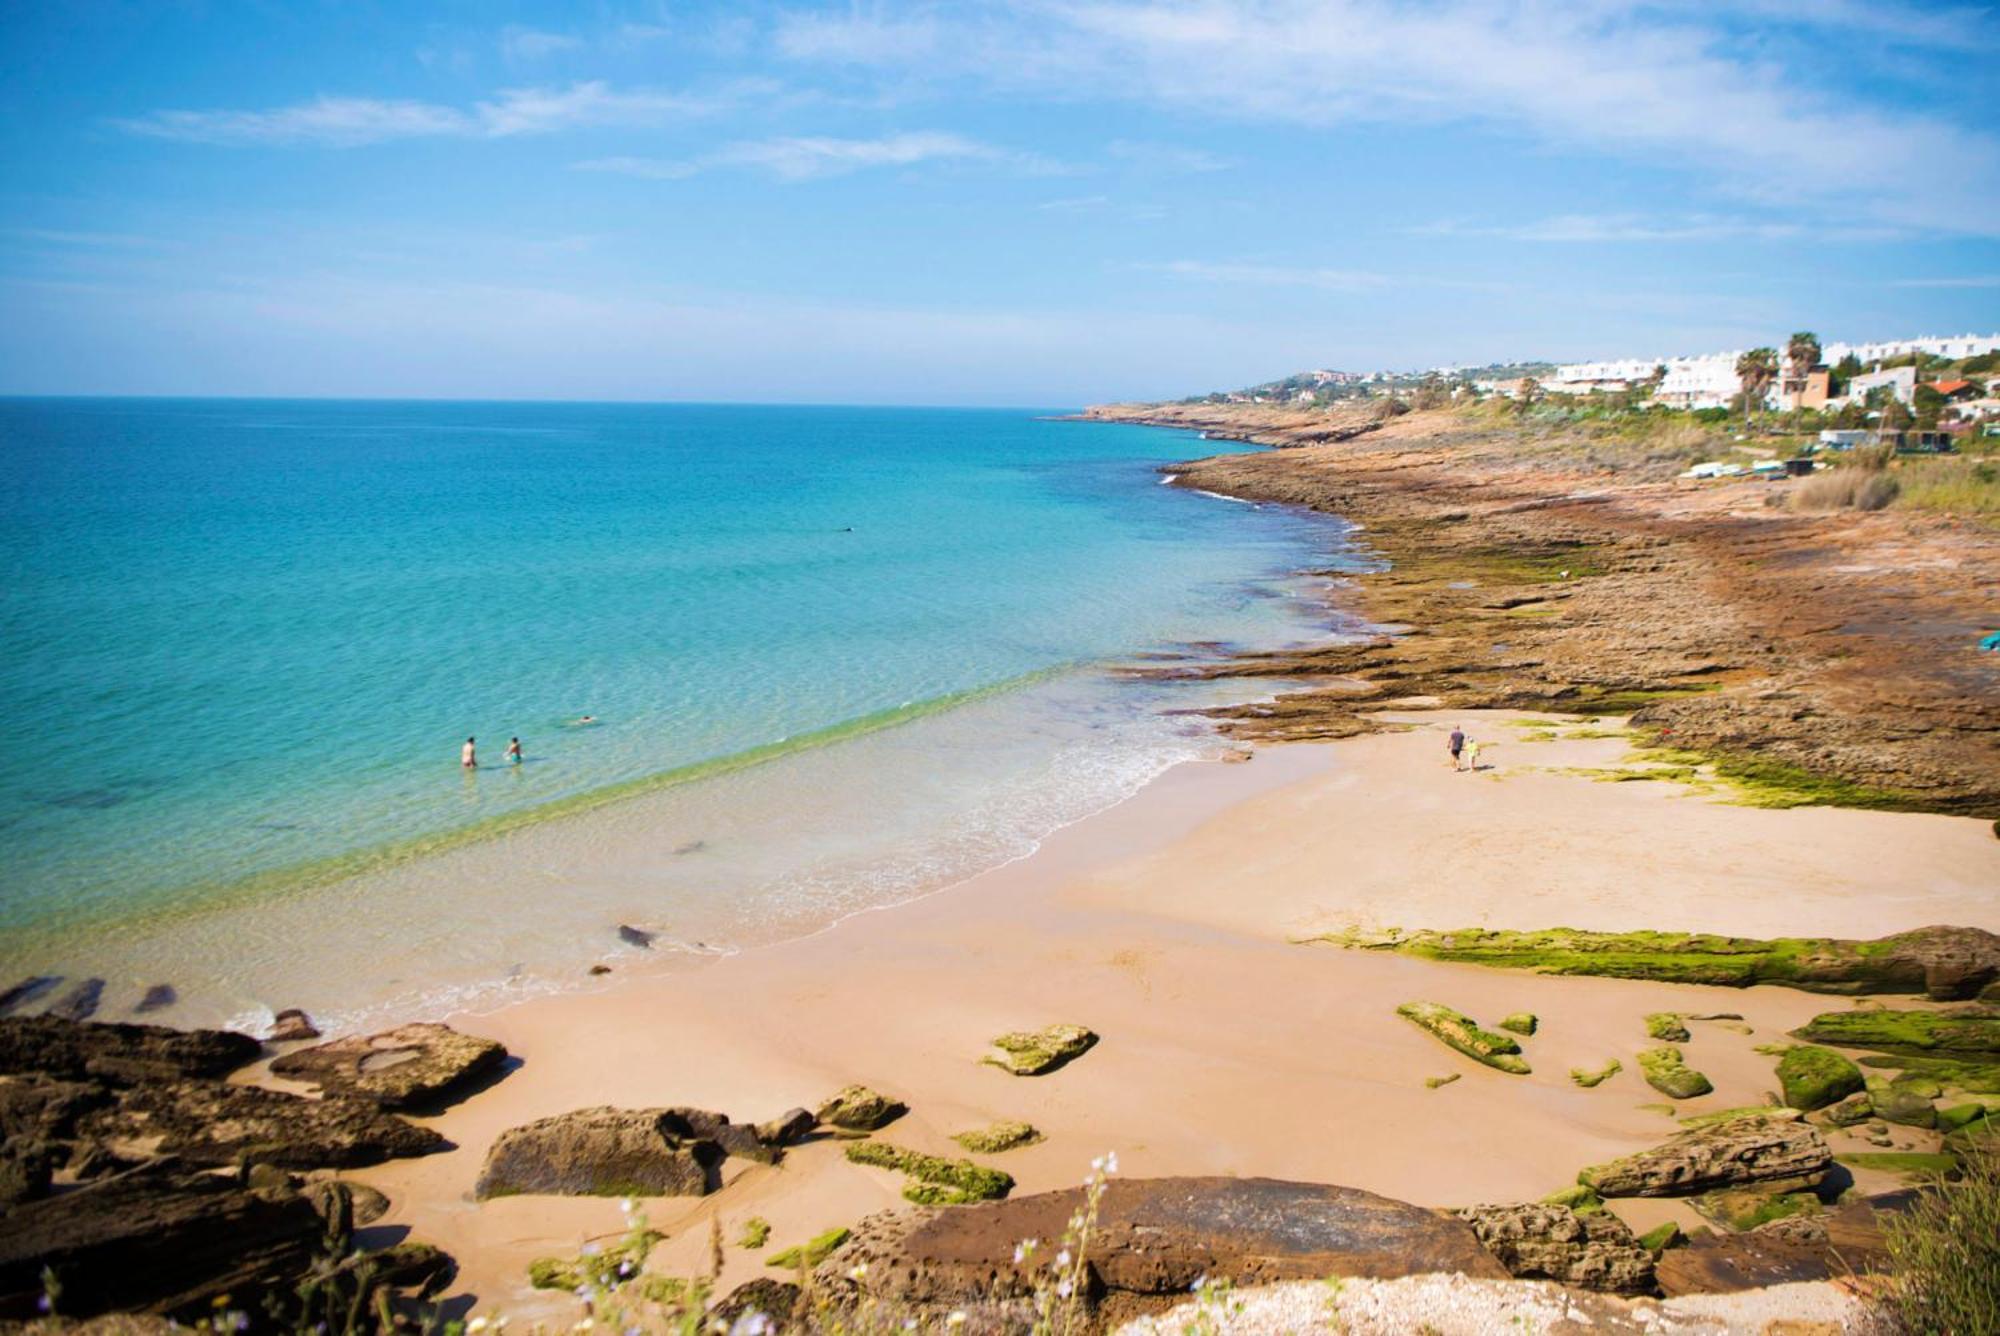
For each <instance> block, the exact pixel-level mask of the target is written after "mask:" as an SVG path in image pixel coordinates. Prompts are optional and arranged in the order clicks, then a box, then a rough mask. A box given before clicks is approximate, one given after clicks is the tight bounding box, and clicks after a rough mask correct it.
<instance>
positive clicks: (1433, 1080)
mask: <svg viewBox="0 0 2000 1336" xmlns="http://www.w3.org/2000/svg"><path fill="white" fill-rule="evenodd" d="M1461 1075H1463V1073H1462V1072H1453V1073H1452V1074H1451V1075H1449V1076H1426V1077H1425V1078H1424V1089H1426V1090H1436V1089H1437V1088H1438V1087H1439V1086H1448V1085H1450V1084H1451V1083H1452V1082H1453V1081H1456V1080H1457V1079H1458V1078H1459V1077H1460V1076H1461Z"/></svg>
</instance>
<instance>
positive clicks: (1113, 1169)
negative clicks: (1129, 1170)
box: [1104, 1150, 1118, 1174]
mask: <svg viewBox="0 0 2000 1336" xmlns="http://www.w3.org/2000/svg"><path fill="white" fill-rule="evenodd" d="M1104 1172H1105V1173H1107V1174H1115V1173H1117V1172H1118V1152H1117V1151H1115V1150H1114V1151H1112V1152H1111V1153H1110V1154H1109V1155H1106V1156H1105V1157H1104Z"/></svg>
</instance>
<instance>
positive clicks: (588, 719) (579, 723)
mask: <svg viewBox="0 0 2000 1336" xmlns="http://www.w3.org/2000/svg"><path fill="white" fill-rule="evenodd" d="M596 722H597V716H596V715H594V714H586V715H584V716H583V717H582V718H580V719H572V720H570V721H569V726H570V727H571V728H582V727H584V726H585V725H586V724H594V723H596Z"/></svg>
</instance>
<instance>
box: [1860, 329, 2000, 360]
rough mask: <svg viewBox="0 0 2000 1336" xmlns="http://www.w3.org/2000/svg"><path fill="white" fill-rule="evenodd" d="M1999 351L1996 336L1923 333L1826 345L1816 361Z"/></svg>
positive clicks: (1964, 354)
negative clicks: (1850, 355) (1896, 337)
mask: <svg viewBox="0 0 2000 1336" xmlns="http://www.w3.org/2000/svg"><path fill="white" fill-rule="evenodd" d="M1996 351H2000V334H1953V335H1950V336H1948V337H1940V336H1939V335H1936V334H1926V335H1924V336H1923V337H1922V338H1916V339H1895V340H1892V341H1890V342H1888V343H1829V344H1827V345H1826V347H1825V348H1823V349H1821V350H1820V360H1822V361H1824V362H1826V363H1827V364H1829V365H1831V364H1832V363H1835V362H1838V361H1839V360H1840V359H1841V358H1843V357H1846V356H1847V355H1848V354H1850V353H1852V354H1853V355H1854V357H1855V358H1856V359H1857V360H1858V361H1860V363H1861V364H1862V365H1863V366H1866V365H1868V364H1869V363H1871V362H1881V361H1886V360H1887V359H1889V358H1891V357H1902V356H1904V355H1905V354H1907V353H1927V354H1929V355H1930V356H1932V357H1950V358H1954V359H1956V358H1960V357H1977V356H1979V355H1980V354H1981V353H1990V352H1996Z"/></svg>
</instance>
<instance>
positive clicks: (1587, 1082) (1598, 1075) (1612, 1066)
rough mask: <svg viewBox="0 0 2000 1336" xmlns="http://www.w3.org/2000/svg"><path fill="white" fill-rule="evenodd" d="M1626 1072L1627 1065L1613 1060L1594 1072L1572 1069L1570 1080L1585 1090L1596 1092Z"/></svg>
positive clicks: (1586, 1068)
mask: <svg viewBox="0 0 2000 1336" xmlns="http://www.w3.org/2000/svg"><path fill="white" fill-rule="evenodd" d="M1624 1070H1625V1064H1624V1063H1622V1062H1620V1061H1618V1059H1616V1058H1612V1059H1611V1060H1610V1061H1608V1062H1606V1063H1605V1064H1604V1065H1603V1066H1602V1067H1599V1068H1598V1069H1597V1070H1596V1071H1592V1070H1590V1069H1589V1068H1588V1067H1572V1068H1570V1069H1569V1079H1570V1080H1572V1081H1574V1082H1576V1083H1577V1084H1578V1085H1580V1086H1582V1087H1583V1088H1584V1089H1585V1090H1594V1089H1596V1088H1597V1087H1598V1086H1601V1085H1603V1084H1604V1083H1605V1082H1606V1081H1609V1080H1610V1079H1611V1078H1612V1077H1614V1076H1616V1075H1618V1073H1620V1072H1622V1071H1624Z"/></svg>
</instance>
